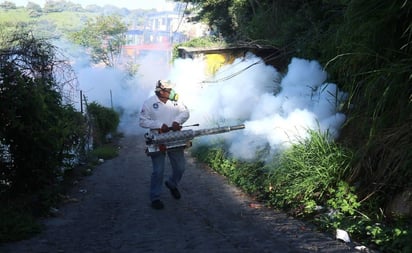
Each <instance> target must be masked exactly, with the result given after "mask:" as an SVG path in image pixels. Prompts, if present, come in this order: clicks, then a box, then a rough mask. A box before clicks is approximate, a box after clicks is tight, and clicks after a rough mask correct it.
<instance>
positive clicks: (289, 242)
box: [0, 136, 356, 253]
mask: <svg viewBox="0 0 412 253" xmlns="http://www.w3.org/2000/svg"><path fill="white" fill-rule="evenodd" d="M143 150H144V146H143V138H142V137H141V136H126V137H124V138H123V139H122V140H121V142H120V155H119V156H118V157H117V158H115V159H113V160H110V161H106V162H104V163H103V164H101V165H100V166H98V167H97V168H96V169H95V170H94V172H93V174H92V175H91V176H88V177H85V178H84V179H82V180H81V181H80V182H79V183H78V184H77V185H75V186H74V188H73V190H72V192H71V193H70V197H72V198H75V199H77V200H78V201H73V202H69V203H66V204H65V205H63V206H62V207H60V209H59V214H58V215H57V217H53V218H48V219H46V220H44V225H45V228H46V229H45V231H44V232H43V233H41V234H39V235H38V236H36V237H34V238H32V239H30V240H26V241H21V242H17V243H12V244H7V245H3V246H1V247H0V252H2V253H3V252H4V253H12V252H13V253H43V252H44V253H46V252H47V253H55V252H56V253H123V252H124V253H135V252H156V253H174V252H179V253H181V252H201V253H202V252H222V253H223V252H224V253H232V252H233V253H234V252H236V253H238V252H241V253H242V252H248V253H249V252H259V253H260V252H274V253H275V252H282V253H287V252H334V253H338V252H356V251H355V250H353V249H351V247H349V245H345V244H343V243H341V242H339V241H336V240H334V239H333V238H332V236H328V235H325V234H322V233H318V232H314V231H311V230H310V228H309V227H308V226H307V225H306V224H305V223H303V222H301V221H298V220H295V219H292V218H289V217H288V216H287V215H285V214H284V213H282V212H278V211H274V210H270V209H266V208H264V207H261V206H259V205H258V203H256V202H255V201H254V200H253V199H251V198H249V197H248V196H246V195H245V194H243V193H242V192H241V191H240V190H239V189H237V188H236V187H233V186H231V185H230V184H228V183H227V181H226V180H225V179H224V178H223V177H221V176H219V175H218V174H216V173H214V172H213V171H211V170H210V169H208V168H206V167H205V166H202V165H201V164H196V162H195V161H193V159H191V158H188V167H187V170H186V173H185V175H184V177H183V181H182V183H181V187H180V191H181V193H182V198H181V199H180V200H175V199H174V198H173V197H172V196H171V195H170V193H169V192H168V191H167V190H166V189H165V191H164V193H163V196H162V200H163V201H164V203H165V209H164V210H153V209H152V208H151V207H150V202H149V198H148V196H149V192H148V189H149V179H150V173H151V163H150V159H149V157H147V156H146V155H145V154H144V152H143ZM168 172H169V170H167V173H168Z"/></svg>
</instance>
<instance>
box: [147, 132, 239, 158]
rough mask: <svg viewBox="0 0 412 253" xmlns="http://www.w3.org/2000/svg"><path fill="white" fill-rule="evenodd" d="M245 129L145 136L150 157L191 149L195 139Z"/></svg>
mask: <svg viewBox="0 0 412 253" xmlns="http://www.w3.org/2000/svg"><path fill="white" fill-rule="evenodd" d="M196 125H198V124H196ZM244 128H245V125H244V124H241V125H235V126H224V127H215V128H207V129H199V130H193V129H188V130H182V131H170V132H166V133H152V132H150V133H146V134H145V135H144V137H145V139H146V154H147V155H149V156H150V155H154V154H157V153H159V152H165V151H167V150H171V149H176V148H186V147H190V146H191V145H192V143H191V141H192V140H193V139H194V138H195V137H198V136H203V135H214V134H221V133H226V132H230V131H234V130H240V129H244Z"/></svg>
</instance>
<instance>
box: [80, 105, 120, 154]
mask: <svg viewBox="0 0 412 253" xmlns="http://www.w3.org/2000/svg"><path fill="white" fill-rule="evenodd" d="M87 113H88V115H89V117H90V119H91V122H92V128H93V133H94V135H93V137H94V139H93V144H94V145H95V146H100V145H102V144H103V143H105V142H106V141H107V138H106V137H107V136H108V135H110V134H114V133H115V132H116V130H117V127H118V126H119V122H120V116H119V114H118V113H117V112H116V111H115V110H113V109H110V108H107V107H104V106H101V105H99V104H98V103H96V102H93V103H91V104H90V105H89V106H88V107H87Z"/></svg>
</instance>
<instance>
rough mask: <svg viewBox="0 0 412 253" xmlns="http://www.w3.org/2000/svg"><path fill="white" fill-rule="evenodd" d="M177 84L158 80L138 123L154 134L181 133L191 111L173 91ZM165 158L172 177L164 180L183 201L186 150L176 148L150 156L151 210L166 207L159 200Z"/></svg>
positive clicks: (172, 192)
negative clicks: (181, 183)
mask: <svg viewBox="0 0 412 253" xmlns="http://www.w3.org/2000/svg"><path fill="white" fill-rule="evenodd" d="M173 87H174V85H173V84H172V83H171V82H170V81H165V80H159V81H158V82H157V83H156V88H155V95H153V96H151V97H150V98H148V99H147V100H146V101H145V102H144V103H143V106H142V109H141V111H140V117H139V124H140V126H141V127H143V128H149V129H151V131H158V132H160V133H165V132H168V131H180V129H181V128H182V124H183V123H184V122H186V121H187V120H188V119H189V116H190V114H189V110H188V109H187V107H186V106H185V105H184V104H183V103H182V102H180V101H179V102H178V101H177V94H176V93H175V91H174V90H173ZM166 155H167V156H168V157H169V161H170V164H171V166H172V174H171V176H170V177H169V178H168V180H166V181H165V185H166V187H167V188H169V190H170V192H171V194H172V196H173V197H174V198H175V199H180V192H179V190H178V188H177V187H178V183H179V182H180V180H181V179H182V176H183V173H184V171H185V163H186V161H185V157H184V148H176V149H172V150H167V151H163V152H159V153H157V154H153V155H151V159H152V166H153V171H152V175H151V183H150V200H151V202H152V204H151V205H152V208H154V209H163V208H164V204H163V202H162V201H161V200H160V195H161V192H162V185H163V174H164V169H165V159H166Z"/></svg>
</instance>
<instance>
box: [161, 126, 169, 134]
mask: <svg viewBox="0 0 412 253" xmlns="http://www.w3.org/2000/svg"><path fill="white" fill-rule="evenodd" d="M160 132H161V133H167V132H169V127H168V126H167V125H166V124H163V125H162V127H160Z"/></svg>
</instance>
